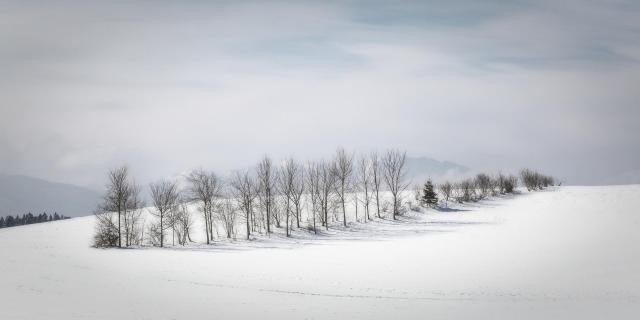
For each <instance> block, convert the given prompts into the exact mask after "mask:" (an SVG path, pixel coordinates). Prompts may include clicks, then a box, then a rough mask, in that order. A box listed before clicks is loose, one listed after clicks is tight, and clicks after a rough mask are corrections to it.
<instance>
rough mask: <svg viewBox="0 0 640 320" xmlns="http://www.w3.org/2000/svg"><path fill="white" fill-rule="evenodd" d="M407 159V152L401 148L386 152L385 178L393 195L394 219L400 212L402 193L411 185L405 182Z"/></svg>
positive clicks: (384, 159) (384, 163)
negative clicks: (401, 150)
mask: <svg viewBox="0 0 640 320" xmlns="http://www.w3.org/2000/svg"><path fill="white" fill-rule="evenodd" d="M406 159H407V154H406V152H400V151H399V150H389V151H387V153H385V155H384V158H383V160H382V162H383V172H384V180H385V182H386V184H387V187H388V188H389V191H390V192H391V196H392V197H393V219H394V220H396V215H397V214H398V213H399V212H400V206H401V193H402V191H404V190H405V189H406V188H407V186H408V185H409V184H408V183H407V182H405V168H404V165H405V162H406Z"/></svg>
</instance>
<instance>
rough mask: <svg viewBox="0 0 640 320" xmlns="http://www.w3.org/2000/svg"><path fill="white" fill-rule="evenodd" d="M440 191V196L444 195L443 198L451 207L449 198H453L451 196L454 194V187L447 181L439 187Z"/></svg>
mask: <svg viewBox="0 0 640 320" xmlns="http://www.w3.org/2000/svg"><path fill="white" fill-rule="evenodd" d="M438 189H439V190H440V194H442V198H444V203H445V205H446V206H447V208H448V207H449V198H451V194H452V193H453V185H452V184H451V182H449V181H445V182H443V183H441V184H440V185H438Z"/></svg>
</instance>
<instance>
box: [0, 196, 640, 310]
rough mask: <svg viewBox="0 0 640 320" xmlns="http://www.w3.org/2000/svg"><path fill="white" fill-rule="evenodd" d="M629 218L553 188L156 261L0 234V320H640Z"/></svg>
mask: <svg viewBox="0 0 640 320" xmlns="http://www.w3.org/2000/svg"><path fill="white" fill-rule="evenodd" d="M638 208H640V186H639V185H630V186H603V187H561V188H556V189H551V190H547V191H541V192H531V193H528V192H523V193H522V194H520V195H516V196H512V197H502V198H495V199H489V200H485V201H481V202H477V203H472V204H468V205H463V206H456V207H455V210H449V211H436V210H428V211H426V213H413V214H409V215H407V216H406V217H402V218H401V219H400V220H399V221H397V222H393V221H390V220H382V221H380V220H377V221H375V222H373V223H368V224H364V223H352V224H351V227H350V228H349V229H347V230H344V229H341V228H340V229H334V230H331V231H330V232H329V233H325V234H323V235H321V236H318V237H313V236H311V235H309V234H308V233H306V232H304V231H297V232H296V233H294V237H293V238H292V239H285V238H284V237H282V236H280V235H277V234H276V235H273V236H272V237H271V238H270V239H266V238H263V237H260V238H258V239H256V240H253V241H250V242H246V241H240V240H238V241H236V242H235V243H228V242H225V243H216V244H212V245H209V246H207V245H192V246H189V247H187V248H178V247H175V248H171V247H169V248H164V249H161V248H135V249H95V248H92V247H90V245H91V239H92V234H93V231H94V219H95V218H94V217H83V218H74V219H71V220H65V221H57V222H52V223H44V224H37V225H30V226H23V227H14V228H7V229H1V230H0V252H1V253H2V257H1V258H0V259H1V260H0V319H256V318H260V319H275V318H277V319H392V318H393V319H458V318H459V319H469V318H474V319H603V318H609V319H638V316H639V315H640V299H639V298H640V215H639V214H640V212H638ZM279 232H280V233H281V230H279Z"/></svg>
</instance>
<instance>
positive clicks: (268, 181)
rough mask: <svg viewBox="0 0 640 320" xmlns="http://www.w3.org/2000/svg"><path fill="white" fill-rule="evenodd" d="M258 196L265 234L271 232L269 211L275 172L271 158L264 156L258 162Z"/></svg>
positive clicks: (271, 205) (271, 202)
mask: <svg viewBox="0 0 640 320" xmlns="http://www.w3.org/2000/svg"><path fill="white" fill-rule="evenodd" d="M257 173H258V190H259V192H258V196H259V199H260V203H261V206H262V208H263V209H264V211H265V214H266V218H267V221H266V227H267V234H269V233H271V213H272V212H271V211H272V210H273V200H274V193H275V184H276V181H277V179H276V172H275V171H274V169H273V165H272V163H271V159H270V158H269V157H268V156H265V157H264V158H263V159H262V160H261V161H260V163H258V170H257Z"/></svg>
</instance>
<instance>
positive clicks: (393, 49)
mask: <svg viewBox="0 0 640 320" xmlns="http://www.w3.org/2000/svg"><path fill="white" fill-rule="evenodd" d="M3 6H4V7H3V10H1V11H0V12H1V13H0V21H2V22H1V23H2V24H3V28H0V43H1V44H0V68H1V69H2V70H3V74H4V76H3V77H2V78H0V96H1V97H2V98H0V99H1V100H0V103H1V105H2V107H0V124H1V126H0V160H2V164H3V168H0V171H4V172H6V173H20V174H28V175H35V176H39V177H45V178H49V179H53V180H57V181H63V182H72V183H79V184H83V185H92V186H95V185H101V184H102V180H101V179H102V174H103V172H104V171H105V170H106V168H108V167H110V166H114V165H117V164H119V163H122V162H126V163H129V164H130V166H131V167H132V169H133V171H134V172H136V174H137V175H138V176H139V177H140V179H139V180H141V181H142V182H143V183H144V182H147V181H150V180H155V179H156V178H158V177H160V176H163V175H172V174H175V173H176V172H182V171H184V170H188V169H189V168H192V167H197V166H205V167H210V168H213V169H218V170H221V171H222V170H229V169H236V168H242V167H246V166H248V165H250V164H251V163H253V162H254V161H256V160H257V159H258V158H259V157H260V156H261V155H262V154H264V153H271V154H273V155H274V156H276V157H284V156H288V155H290V154H294V155H296V156H299V157H305V158H313V157H322V156H327V155H328V154H330V153H331V152H332V151H333V149H334V148H335V147H336V146H338V145H343V146H345V147H349V148H353V149H357V150H369V149H374V148H385V147H392V146H393V147H400V148H405V149H407V150H408V151H409V152H410V153H411V154H414V155H429V156H433V157H436V158H440V159H448V160H453V161H457V162H461V163H465V164H467V165H469V166H470V167H472V168H476V169H484V168H487V169H493V168H498V167H500V168H503V169H505V170H509V169H517V168H519V167H520V166H525V165H526V166H532V167H537V168H540V169H542V170H546V171H549V172H551V173H553V174H556V175H558V176H560V177H562V178H566V179H567V181H569V182H571V181H574V182H576V183H600V182H603V181H604V180H603V177H605V176H606V175H624V172H634V170H638V169H639V168H638V163H639V161H638V160H640V151H637V150H636V149H637V148H634V147H633V146H636V145H638V144H639V143H638V142H640V141H638V139H639V138H638V137H639V136H640V128H639V126H638V124H637V121H636V119H639V118H640V111H639V109H638V108H637V102H638V101H640V93H638V91H637V90H636V88H635V84H637V83H638V81H639V80H640V67H639V65H638V59H639V58H640V49H639V48H640V41H638V39H640V37H638V33H639V32H640V22H639V21H640V19H637V17H638V16H639V14H638V13H639V11H640V6H638V5H637V4H634V3H633V2H625V1H616V2H611V1H609V2H599V1H593V2H563V3H562V4H558V3H557V2H551V1H548V2H526V1H524V2H517V3H516V2H514V3H510V4H508V5H504V4H502V3H501V2H493V1H488V2H482V3H478V2H470V1H451V2H446V3H442V2H432V1H416V2H412V1H407V2H403V3H400V4H398V3H394V4H393V5H392V4H389V3H387V2H380V3H377V4H376V3H373V4H372V3H370V2H367V3H364V2H358V1H345V2H332V3H318V2H304V1H302V2H300V1H296V2H272V3H269V4H268V5H267V4H265V3H262V2H237V1H233V2H231V1H230V2H215V3H212V2H198V1H191V2H184V3H179V2H173V1H154V2H149V1H113V2H86V1H66V2H62V3H60V4H56V5H53V4H51V3H49V2H41V3H35V2H29V3H25V2H17V1H16V2H7V3H6V4H4V5H3ZM576 164H579V165H576ZM594 170H598V171H599V172H601V173H599V174H598V175H594V174H593V172H594ZM626 176H627V175H625V177H626ZM625 179H626V178H625ZM627 180H628V179H626V180H625V181H627Z"/></svg>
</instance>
